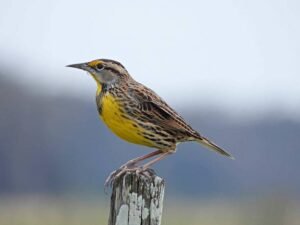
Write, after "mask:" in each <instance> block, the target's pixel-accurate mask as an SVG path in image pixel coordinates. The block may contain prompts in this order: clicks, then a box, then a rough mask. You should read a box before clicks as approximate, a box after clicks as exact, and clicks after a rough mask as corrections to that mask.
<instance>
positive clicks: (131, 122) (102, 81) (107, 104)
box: [68, 59, 232, 182]
mask: <svg viewBox="0 0 300 225" xmlns="http://www.w3.org/2000/svg"><path fill="white" fill-rule="evenodd" d="M68 67H74V68H78V69H82V70H85V71H87V72H88V73H89V74H90V75H91V76H92V77H93V78H94V80H95V81H96V83H97V92H96V103H97V109H98V112H99V115H100V118H101V119H102V120H103V122H104V123H105V124H106V125H107V126H108V128H110V129H111V130H112V131H113V132H114V133H115V134H116V135H117V136H119V137H120V138H122V139H124V140H126V141H128V142H131V143H134V144H140V145H144V146H148V147H151V148H156V149H157V150H156V151H154V152H151V153H150V154H147V155H144V156H141V157H138V158H136V159H132V160H130V161H128V162H127V163H126V164H124V165H123V166H122V167H121V168H120V169H119V170H117V171H115V172H114V173H112V174H111V176H110V177H109V180H110V179H112V176H117V175H118V174H120V173H122V172H124V171H127V170H135V169H139V170H140V171H144V170H146V169H147V168H149V167H150V166H151V165H152V164H154V163H155V162H157V161H159V160H161V159H163V158H165V157H166V156H168V155H169V154H171V153H174V152H175V150H176V145H177V144H178V143H181V142H186V141H196V142H199V143H201V144H203V145H204V146H206V147H208V148H209V149H211V150H213V151H216V152H218V153H220V154H222V155H224V156H228V157H231V158H232V156H231V155H230V154H229V153H228V152H226V151H225V150H223V149H222V148H220V147H219V146H217V145H216V144H215V143H213V142H212V141H210V140H208V139H207V138H205V137H204V136H202V135H201V134H200V133H198V132H197V131H195V130H194V129H193V128H192V127H191V126H190V125H188V124H187V123H186V122H185V121H184V119H183V118H182V117H181V116H180V115H179V114H178V113H177V112H176V111H175V110H173V109H172V108H171V107H170V106H169V105H168V104H167V103H166V102H165V101H164V100H163V99H162V98H160V97H159V96H158V95H157V94H156V93H155V92H154V91H152V90H151V89H149V88H148V87H146V86H144V85H143V84H140V83H138V82H137V81H135V80H134V79H133V78H132V77H131V76H130V75H129V73H128V71H127V70H126V69H125V67H124V66H123V65H122V64H121V63H119V62H117V61H114V60H110V59H97V60H93V61H91V62H87V63H80V64H72V65H68ZM154 156H157V158H155V159H153V160H151V161H149V162H148V163H145V164H144V165H143V166H141V167H137V164H138V163H139V162H141V161H143V160H145V159H148V158H151V157H154ZM107 182H108V180H107Z"/></svg>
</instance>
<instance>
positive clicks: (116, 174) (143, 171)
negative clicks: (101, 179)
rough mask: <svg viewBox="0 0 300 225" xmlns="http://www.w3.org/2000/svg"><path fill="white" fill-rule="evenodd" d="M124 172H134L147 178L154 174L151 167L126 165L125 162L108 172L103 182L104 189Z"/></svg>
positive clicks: (110, 185)
mask: <svg viewBox="0 0 300 225" xmlns="http://www.w3.org/2000/svg"><path fill="white" fill-rule="evenodd" d="M126 172H135V173H136V174H141V175H143V176H145V177H147V178H151V177H152V176H154V175H156V173H155V172H154V170H153V169H150V168H147V167H143V166H142V167H128V166H127V165H126V164H125V165H123V166H121V167H120V168H119V169H117V170H114V171H113V172H111V173H110V174H109V176H108V177H107V178H106V180H105V183H104V188H105V190H106V189H107V188H108V187H112V185H113V182H114V181H115V180H116V179H117V178H119V177H120V176H122V175H123V174H125V173H126Z"/></svg>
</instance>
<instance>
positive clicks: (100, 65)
mask: <svg viewBox="0 0 300 225" xmlns="http://www.w3.org/2000/svg"><path fill="white" fill-rule="evenodd" d="M96 68H97V70H103V68H104V66H103V65H102V64H98V65H97V66H96Z"/></svg>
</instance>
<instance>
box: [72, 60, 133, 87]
mask: <svg viewBox="0 0 300 225" xmlns="http://www.w3.org/2000/svg"><path fill="white" fill-rule="evenodd" d="M67 67H73V68H77V69H81V70H85V71H87V72H88V73H89V74H91V75H92V77H93V78H94V79H95V80H96V81H97V82H99V83H100V84H106V85H110V84H114V83H116V82H119V81H121V80H127V79H128V78H130V75H129V74H128V72H127V70H126V69H125V67H124V66H123V65H122V64H121V63H119V62H117V61H114V60H110V59H96V60H93V61H90V62H86V63H78V64H71V65H68V66H67Z"/></svg>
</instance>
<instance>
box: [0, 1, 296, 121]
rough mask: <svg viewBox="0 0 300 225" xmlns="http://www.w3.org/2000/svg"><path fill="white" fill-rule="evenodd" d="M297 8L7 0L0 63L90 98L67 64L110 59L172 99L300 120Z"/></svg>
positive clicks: (54, 89)
mask: <svg viewBox="0 0 300 225" xmlns="http://www.w3.org/2000/svg"><path fill="white" fill-rule="evenodd" d="M299 12H300V2H299V1H297V0H295V1H292V0H285V1H276V0H272V1H271V0H268V1H258V0H254V1H224V0H214V1H168V2H167V1H158V0H155V1H148V2H146V1H100V0H94V1H91V0H90V1H81V2H79V1H74V0H72V1H71V0H60V1H50V0H46V1H37V0H27V1H20V0H19V1H12V0H2V2H1V7H0V32H1V35H0V50H1V51H0V63H1V64H3V65H8V67H10V66H13V68H14V69H16V70H18V71H22V77H13V79H18V80H19V82H21V83H23V84H24V85H27V86H29V87H30V88H31V89H32V90H33V91H36V92H37V93H40V92H43V93H46V94H51V95H60V94H72V95H76V96H81V97H83V98H85V99H91V96H93V95H94V93H95V84H94V83H93V80H92V79H90V78H88V77H87V76H86V75H85V74H84V73H83V72H81V71H75V70H72V69H70V68H65V67H64V66H65V65H67V64H71V63H78V62H84V61H88V60H92V59H96V58H112V59H116V60H119V61H120V62H122V63H123V64H124V65H125V66H126V67H127V69H128V70H129V72H130V73H131V75H132V76H133V77H134V78H135V79H136V80H138V81H140V82H142V83H144V84H146V85H147V86H149V87H151V88H152V89H154V90H155V91H156V92H157V93H159V94H160V95H161V96H163V97H164V98H165V99H166V100H167V101H169V102H171V105H176V104H178V105H180V104H181V103H190V102H191V103H194V105H195V107H201V106H202V107H203V106H204V105H211V106H216V105H217V106H221V107H222V108H223V109H225V110H227V111H228V112H230V113H232V115H239V114H247V113H249V114H251V113H252V114H260V113H262V112H268V111H272V110H279V111H280V112H281V113H283V114H286V115H287V116H289V117H294V118H296V117H297V118H299V116H298V115H299V112H300V88H299V86H300V85H299V84H300V77H299V76H300V63H299V59H300V41H299V40H300V14H299ZM7 76H9V74H7ZM92 100H94V99H92Z"/></svg>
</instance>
